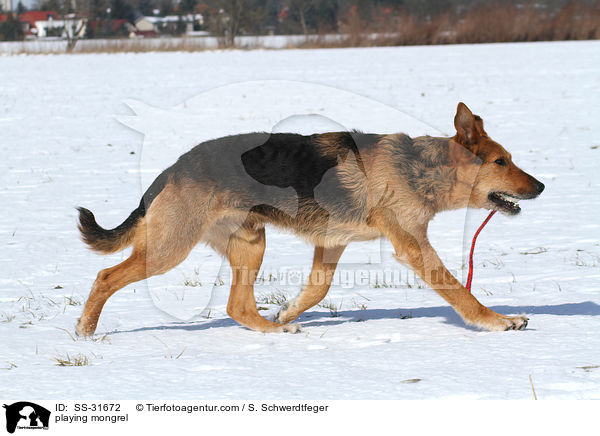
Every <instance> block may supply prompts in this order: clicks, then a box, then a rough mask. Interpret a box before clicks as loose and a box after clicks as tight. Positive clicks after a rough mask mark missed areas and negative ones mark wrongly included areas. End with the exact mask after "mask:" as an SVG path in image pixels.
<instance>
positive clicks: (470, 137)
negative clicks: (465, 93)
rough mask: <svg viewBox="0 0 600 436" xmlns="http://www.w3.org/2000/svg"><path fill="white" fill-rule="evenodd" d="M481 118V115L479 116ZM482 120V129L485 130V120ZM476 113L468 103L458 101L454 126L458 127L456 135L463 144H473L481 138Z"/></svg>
mask: <svg viewBox="0 0 600 436" xmlns="http://www.w3.org/2000/svg"><path fill="white" fill-rule="evenodd" d="M477 118H479V117H477ZM479 120H480V121H481V131H482V132H483V120H482V119H481V118H479ZM477 123H478V121H476V117H475V115H473V113H472V112H471V111H470V110H469V108H468V107H467V105H466V104H464V103H463V102H462V101H461V102H460V103H458V107H457V108H456V116H455V117H454V127H456V136H457V140H458V142H460V143H461V144H463V145H471V144H474V143H476V142H477V140H478V139H479V129H478V127H477Z"/></svg>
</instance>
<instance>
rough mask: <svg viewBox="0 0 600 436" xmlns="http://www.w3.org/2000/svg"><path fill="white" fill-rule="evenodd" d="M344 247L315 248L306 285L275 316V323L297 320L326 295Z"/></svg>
mask: <svg viewBox="0 0 600 436" xmlns="http://www.w3.org/2000/svg"><path fill="white" fill-rule="evenodd" d="M345 248H346V246H345V245H340V246H337V247H332V248H324V247H319V246H317V247H315V256H314V258H313V267H312V271H311V272H310V276H309V277H308V283H307V284H306V286H304V287H303V288H302V290H301V291H300V293H299V294H298V296H296V298H294V299H293V300H292V301H290V302H288V303H286V304H285V305H284V306H283V307H282V308H281V310H280V311H279V313H278V314H277V316H275V322H280V323H283V324H286V323H288V322H291V321H293V320H295V319H296V318H298V316H300V314H302V313H303V312H304V311H305V310H307V309H310V308H311V307H313V306H314V305H315V304H317V303H318V302H319V301H321V300H322V299H323V298H325V295H327V292H328V291H329V287H330V286H331V280H332V279H333V274H334V272H335V268H336V267H337V262H338V260H339V259H340V257H341V255H342V253H343V252H344V249H345Z"/></svg>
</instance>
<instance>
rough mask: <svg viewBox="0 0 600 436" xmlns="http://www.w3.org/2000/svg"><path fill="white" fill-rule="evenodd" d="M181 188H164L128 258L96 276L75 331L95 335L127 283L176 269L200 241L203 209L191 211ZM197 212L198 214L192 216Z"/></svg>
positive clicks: (205, 222) (204, 222)
mask: <svg viewBox="0 0 600 436" xmlns="http://www.w3.org/2000/svg"><path fill="white" fill-rule="evenodd" d="M182 197H185V196H184V195H182V193H181V191H180V188H179V187H177V186H175V185H167V186H166V187H165V189H163V191H162V192H161V193H160V194H159V195H158V196H157V197H156V198H155V199H154V201H153V203H152V205H151V207H150V208H149V210H148V212H147V214H146V216H145V217H144V218H142V219H141V220H140V221H139V222H138V224H137V225H136V231H135V232H136V233H135V236H134V242H133V251H132V253H131V256H129V258H128V259H126V260H125V261H124V262H122V263H120V264H118V265H116V266H114V267H112V268H107V269H104V270H102V271H100V272H99V273H98V277H97V278H96V281H95V282H94V285H93V286H92V290H91V292H90V296H89V297H88V300H87V302H86V303H85V307H84V309H83V313H82V315H81V318H80V319H79V322H78V323H77V326H76V328H75V331H76V333H77V334H78V335H80V336H89V335H92V334H93V333H94V331H95V330H96V326H97V324H98V318H99V317H100V313H101V311H102V308H103V307H104V304H105V303H106V300H108V298H109V297H110V296H111V295H113V294H114V293H115V292H117V291H118V290H119V289H121V288H123V287H124V286H127V285H128V284H130V283H134V282H137V281H139V280H143V279H146V278H148V277H151V276H153V275H158V274H164V273H165V272H167V271H169V270H170V269H172V268H174V267H176V266H177V265H179V264H180V263H181V262H183V260H185V258H186V257H187V256H188V254H189V253H190V251H191V250H192V248H193V247H194V246H195V245H196V243H197V242H198V241H199V240H200V238H201V236H202V232H203V230H204V229H205V228H206V227H207V225H208V223H209V220H208V219H207V216H206V214H202V213H201V212H202V209H199V208H194V209H192V210H190V205H189V204H186V203H185V202H184V201H182ZM194 212H197V213H194Z"/></svg>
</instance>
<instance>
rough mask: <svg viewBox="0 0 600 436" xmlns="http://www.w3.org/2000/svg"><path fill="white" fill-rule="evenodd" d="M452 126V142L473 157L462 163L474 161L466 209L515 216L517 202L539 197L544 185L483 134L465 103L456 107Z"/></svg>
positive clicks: (480, 125) (519, 209) (481, 126)
mask: <svg viewBox="0 0 600 436" xmlns="http://www.w3.org/2000/svg"><path fill="white" fill-rule="evenodd" d="M454 126H455V127H456V136H454V137H453V138H452V140H453V142H454V143H455V144H459V145H460V147H464V149H466V150H467V151H468V152H469V153H468V154H469V155H470V156H472V157H473V159H469V158H466V159H462V160H463V162H464V161H470V162H474V161H476V170H475V171H476V175H475V176H474V177H473V186H472V190H471V193H470V199H469V206H471V207H479V208H483V209H494V210H498V211H500V212H503V213H505V214H507V215H516V214H518V213H519V212H520V211H521V208H520V207H519V205H518V204H517V202H518V201H519V200H525V199H531V198H535V197H537V196H538V195H540V194H541V193H542V191H543V190H544V184H543V183H541V182H540V181H538V180H536V179H535V178H534V177H532V176H530V175H529V174H527V173H526V172H525V171H523V170H522V169H520V168H519V167H517V166H516V165H515V164H514V162H513V161H512V156H511V155H510V153H509V152H508V151H506V150H505V149H504V147H502V146H501V145H500V144H498V143H497V142H495V141H493V140H492V139H491V138H490V137H489V136H488V134H487V133H486V132H485V130H484V129H483V120H482V119H481V118H480V117H479V116H478V115H473V113H472V112H471V111H470V110H469V108H468V107H467V106H466V105H465V104H464V103H459V104H458V108H457V110H456V116H455V117H454ZM473 166H474V165H471V168H473Z"/></svg>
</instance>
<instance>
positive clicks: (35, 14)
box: [0, 11, 58, 27]
mask: <svg viewBox="0 0 600 436" xmlns="http://www.w3.org/2000/svg"><path fill="white" fill-rule="evenodd" d="M13 17H14V18H16V17H17V14H14V13H13ZM49 18H52V19H54V20H58V14H57V13H56V12H54V11H27V12H23V13H22V14H21V15H19V21H20V22H21V23H29V25H30V26H31V27H35V22H36V21H46V20H48V19H49ZM7 19H8V14H0V23H2V22H3V21H6V20H7Z"/></svg>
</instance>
